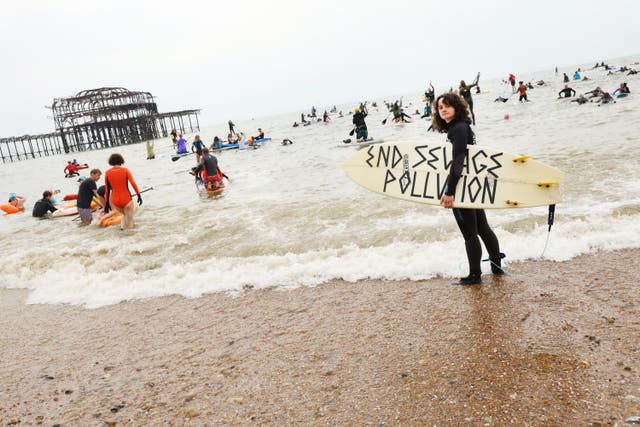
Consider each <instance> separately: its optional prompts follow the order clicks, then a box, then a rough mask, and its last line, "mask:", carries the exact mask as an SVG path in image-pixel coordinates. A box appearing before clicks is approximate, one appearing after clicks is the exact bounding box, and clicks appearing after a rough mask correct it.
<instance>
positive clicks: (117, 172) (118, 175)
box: [104, 153, 142, 229]
mask: <svg viewBox="0 0 640 427" xmlns="http://www.w3.org/2000/svg"><path fill="white" fill-rule="evenodd" d="M109 164H110V165H111V166H112V167H111V168H110V169H108V170H107V171H106V172H105V174H104V187H105V196H104V198H105V205H104V213H109V211H110V210H111V209H112V208H113V209H115V210H117V211H118V212H120V213H121V214H122V221H121V222H120V228H121V229H125V228H131V227H133V216H134V215H135V213H136V205H135V204H134V203H133V199H132V198H131V193H129V184H131V187H133V190H134V191H135V192H136V196H137V198H138V206H140V205H142V196H141V195H140V190H138V185H137V184H136V181H135V180H134V179H133V175H131V172H130V171H129V169H127V168H125V167H124V166H122V165H124V158H123V157H122V155H120V154H118V153H114V154H112V155H111V156H109Z"/></svg>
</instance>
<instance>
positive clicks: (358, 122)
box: [352, 108, 369, 141]
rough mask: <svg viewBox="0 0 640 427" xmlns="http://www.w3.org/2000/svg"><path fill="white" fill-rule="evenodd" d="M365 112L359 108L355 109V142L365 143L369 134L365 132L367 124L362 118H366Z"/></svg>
mask: <svg viewBox="0 0 640 427" xmlns="http://www.w3.org/2000/svg"><path fill="white" fill-rule="evenodd" d="M367 114H368V113H367V110H366V108H365V109H364V110H362V111H361V110H360V108H356V109H355V111H354V114H353V120H352V122H353V124H354V125H355V126H356V139H357V141H366V140H367V138H369V132H368V130H367V124H366V123H365V121H364V118H365V117H367Z"/></svg>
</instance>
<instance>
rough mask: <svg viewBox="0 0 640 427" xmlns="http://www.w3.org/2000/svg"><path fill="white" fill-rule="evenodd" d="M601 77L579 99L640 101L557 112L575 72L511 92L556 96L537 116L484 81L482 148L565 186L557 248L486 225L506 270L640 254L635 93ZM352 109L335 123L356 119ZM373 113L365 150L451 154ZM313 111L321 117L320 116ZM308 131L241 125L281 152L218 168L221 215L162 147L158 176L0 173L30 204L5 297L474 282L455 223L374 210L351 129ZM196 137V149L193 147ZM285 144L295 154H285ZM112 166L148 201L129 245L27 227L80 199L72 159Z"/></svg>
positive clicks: (17, 230) (415, 97) (36, 168)
mask: <svg viewBox="0 0 640 427" xmlns="http://www.w3.org/2000/svg"><path fill="white" fill-rule="evenodd" d="M638 60H640V57H628V58H623V59H617V60H612V61H610V62H609V63H610V64H611V65H614V66H620V65H625V64H631V63H633V62H636V61H638ZM592 65H593V64H584V65H582V68H583V70H585V69H586V70H585V73H584V74H586V75H587V76H589V77H590V78H591V79H592V80H590V81H580V82H571V86H572V87H573V88H574V89H575V90H576V91H577V92H578V94H579V93H584V92H586V91H589V90H591V89H593V88H595V87H596V86H598V85H599V86H602V87H603V88H604V89H605V90H607V91H610V92H613V90H614V89H615V88H617V87H618V85H619V84H620V83H621V82H623V81H626V82H628V84H629V87H630V88H631V91H632V94H631V96H628V97H626V98H624V99H620V100H618V101H617V103H615V104H609V105H602V106H598V105H597V104H594V103H589V104H586V105H581V106H579V105H577V104H576V103H571V102H569V101H568V100H560V99H557V93H558V91H559V90H560V89H561V88H562V87H563V86H564V84H563V83H562V82H561V78H562V72H563V71H565V72H567V74H569V75H570V76H572V75H573V71H574V69H575V68H577V67H578V66H579V65H576V66H575V67H571V68H566V69H561V70H560V73H559V75H557V76H556V75H555V73H554V72H553V71H552V70H547V71H540V72H534V73H530V74H525V75H522V76H518V79H523V80H525V81H529V80H533V81H534V82H535V81H536V80H539V79H543V80H545V81H547V82H548V83H549V84H548V86H544V87H536V88H535V89H534V90H530V91H529V99H530V100H531V102H530V103H526V104H520V103H518V102H517V95H514V96H513V97H512V98H511V99H510V100H509V101H508V102H507V103H506V104H503V103H500V102H497V103H495V102H493V101H494V99H495V98H496V97H497V96H498V95H499V94H501V93H505V91H506V89H508V92H510V88H507V87H506V86H505V85H504V84H503V83H502V82H501V81H499V80H494V81H484V80H481V82H480V83H481V87H482V89H483V90H485V91H487V92H484V93H482V94H480V95H474V107H475V108H474V110H475V113H476V119H477V126H476V127H475V128H474V129H475V132H476V135H477V140H478V144H480V145H486V146H491V147H496V148H499V149H504V150H505V151H509V152H513V153H519V154H526V155H531V156H533V157H535V158H536V159H538V160H540V161H543V162H545V163H548V164H550V165H552V166H555V167H557V168H559V169H561V170H563V171H565V172H566V173H567V178H566V183H565V186H564V191H563V194H564V197H563V202H562V203H561V204H559V205H558V206H557V208H556V219H555V225H554V226H553V228H552V231H551V234H550V235H549V236H547V224H546V221H547V210H546V208H533V209H512V210H490V211H487V213H488V218H489V222H490V224H491V225H492V226H493V228H494V230H495V232H496V234H497V235H498V238H499V240H500V244H501V249H502V251H503V252H505V253H506V254H507V258H506V260H505V266H506V269H507V270H509V263H510V262H512V261H515V260H525V259H532V260H535V259H537V258H539V257H541V255H544V257H545V258H547V259H553V260H566V259H570V258H572V257H575V256H577V255H579V254H582V253H587V252H594V251H598V250H610V249H619V248H631V247H638V246H639V245H640V239H639V236H640V162H639V160H640V135H639V130H640V109H639V107H640V98H639V97H638V95H637V93H638V91H639V90H640V78H638V76H637V75H636V76H626V74H621V73H616V74H614V75H613V76H607V75H606V72H605V71H604V70H603V69H601V68H599V69H596V70H590V68H591V66H592ZM635 67H636V68H638V66H637V65H636V66H635ZM453 74H455V73H452V75H453ZM463 77H464V76H463ZM452 82H453V80H452ZM443 90H448V87H446V88H444V87H442V88H436V92H437V93H439V92H440V91H443ZM421 95H422V88H416V91H415V93H412V94H405V95H404V103H405V111H406V112H407V113H412V112H414V111H415V110H416V109H418V110H420V112H422V108H423V103H421V101H420V97H421ZM387 99H389V100H393V99H395V97H392V96H389V97H388V98H387ZM358 101H359V100H355V102H354V103H353V105H339V106H338V108H339V109H342V110H343V111H344V112H345V113H347V112H348V111H349V110H352V109H353V107H354V106H355V105H356V103H357V102H358ZM377 101H378V105H379V107H378V109H377V110H376V109H375V108H373V109H371V110H370V115H369V117H368V118H367V123H368V126H369V134H370V135H371V136H373V137H375V138H382V139H385V140H386V141H393V140H416V141H420V140H435V141H444V139H445V136H444V135H440V134H435V133H433V132H431V133H427V132H426V129H427V127H428V125H429V123H428V122H426V121H424V120H422V121H421V120H419V119H417V117H419V116H416V119H415V122H414V123H411V124H406V125H404V126H402V127H398V126H391V125H389V124H387V125H384V126H383V125H382V124H381V121H382V120H383V119H384V118H385V117H386V116H387V112H386V109H385V108H384V106H383V104H382V99H377ZM409 104H411V105H409ZM317 107H318V110H319V112H320V113H321V112H322V111H323V108H324V106H317ZM329 107H330V106H327V108H329ZM505 114H509V115H510V119H509V120H505V119H504V115H505ZM227 119H228V118H226V117H219V118H215V117H208V116H207V115H206V112H205V114H204V115H203V117H202V119H201V122H204V123H207V122H220V124H218V125H213V126H208V127H203V129H202V131H201V132H200V135H201V136H202V137H203V139H204V140H205V141H206V142H207V143H210V142H211V141H212V140H213V137H214V135H218V136H221V137H224V136H225V135H226V132H227V127H226V124H225V123H226V120H227ZM299 119H300V111H298V112H292V113H291V114H287V115H281V116H276V117H269V118H263V119H259V120H251V121H239V122H237V128H238V129H240V130H243V131H245V132H246V133H248V134H251V133H255V132H256V129H257V128H258V127H262V128H263V129H265V130H266V132H267V136H271V137H273V141H271V142H270V143H267V145H265V146H264V147H263V148H261V149H259V150H250V151H240V152H237V151H235V152H225V153H222V154H220V155H218V159H219V162H220V165H221V168H222V169H223V171H224V172H225V173H226V174H227V175H229V177H231V180H232V182H231V186H230V188H229V189H228V191H227V192H226V193H225V195H224V196H223V197H221V198H219V199H215V200H206V201H202V200H200V199H199V197H198V195H197V193H196V191H195V185H194V182H193V178H192V177H191V175H189V174H188V173H187V171H188V170H189V169H190V167H191V166H193V165H194V164H195V157H193V156H188V157H185V158H181V159H180V160H178V161H176V162H172V161H171V156H172V155H173V152H172V147H171V143H170V141H169V139H166V140H158V141H156V143H155V144H156V155H157V157H156V159H155V160H146V149H145V145H144V144H137V145H133V146H126V147H119V148H117V149H106V150H100V151H92V152H86V153H74V154H73V155H60V156H54V157H48V158H42V159H35V160H29V161H23V162H19V163H13V164H3V165H0V198H1V199H5V198H6V197H7V196H8V193H10V192H16V193H18V194H22V195H24V196H26V197H27V199H28V200H27V204H26V206H27V211H26V212H25V213H21V214H17V215H2V216H0V247H2V256H1V257H0V272H1V273H0V277H1V279H0V287H4V288H27V289H30V290H31V292H30V294H29V297H28V302H29V303H67V304H79V305H83V306H86V307H89V308H94V307H100V306H104V305H108V304H114V303H118V302H120V301H123V300H128V299H141V298H150V297H157V296H163V295H170V294H179V295H184V296H186V297H198V296H200V295H202V294H204V293H209V292H217V291H240V290H242V289H243V288H244V287H246V286H251V287H253V288H254V289H259V288H266V287H278V288H290V287H296V286H314V285H321V284H322V283H323V282H326V281H328V280H331V279H337V278H339V279H344V280H347V281H357V280H360V279H391V280H393V279H410V280H415V281H421V280H425V279H428V278H430V277H434V276H436V275H444V276H456V275H461V274H466V272H467V271H466V270H467V262H466V256H465V252H464V241H463V239H462V237H461V235H460V233H459V231H458V229H457V226H456V224H455V221H454V219H453V217H452V214H451V211H449V210H445V209H443V208H438V207H434V206H427V205H421V204H416V203H410V202H403V201H399V200H396V199H392V198H386V197H382V196H379V195H377V194H374V193H371V192H368V191H367V190H365V189H363V188H361V187H359V186H358V185H356V184H355V183H353V182H351V181H350V180H349V179H348V178H347V177H346V176H345V174H344V173H343V172H342V169H341V162H342V160H343V159H344V158H345V157H346V156H347V155H348V154H349V153H351V152H352V151H351V150H353V148H343V147H338V146H337V144H338V143H339V141H341V140H342V139H344V138H346V137H347V134H348V132H349V130H351V128H352V125H351V119H350V115H346V116H345V118H342V119H339V118H337V116H333V122H332V123H331V124H328V125H325V124H322V123H316V124H313V125H311V126H307V127H298V128H292V127H291V125H292V123H293V122H294V121H295V120H299ZM187 136H188V137H189V139H190V140H191V139H192V136H193V135H187ZM285 137H287V138H290V139H292V140H293V141H294V144H293V145H290V146H282V145H280V143H279V141H281V140H282V139H283V138H285ZM113 152H120V153H121V154H122V155H123V156H124V158H125V160H126V164H125V166H127V167H129V169H130V170H131V171H132V173H133V175H134V177H135V179H136V181H137V183H138V185H139V187H141V188H143V187H149V186H153V188H154V189H153V190H152V191H149V192H147V193H145V194H144V195H143V198H144V204H143V206H142V209H141V210H140V211H139V212H138V215H137V216H136V224H137V227H136V228H135V229H134V230H131V231H121V230H120V229H119V228H118V227H117V226H116V227H110V228H107V229H101V228H98V227H95V226H89V227H82V228H80V227H78V226H77V223H76V222H74V221H72V220H71V219H72V218H73V217H63V218H58V219H53V220H45V221H41V220H37V219H34V218H32V217H31V215H30V211H31V208H32V206H33V203H34V202H35V201H36V200H37V199H39V198H40V194H41V193H42V191H43V190H44V189H46V188H54V189H60V190H61V193H62V194H67V193H74V192H76V190H77V185H78V183H77V182H75V179H65V178H63V172H62V170H63V168H64V166H65V164H66V161H67V160H70V159H71V158H72V157H76V158H77V159H78V161H80V162H81V163H84V162H86V163H89V164H90V166H91V167H98V168H101V169H102V170H103V171H104V170H106V169H107V168H108V166H107V158H108V156H109V155H110V154H111V153H113ZM3 203H4V202H3ZM547 238H548V244H547ZM545 244H546V249H545ZM543 250H544V254H543ZM605 268H606V255H605V256H603V259H602V263H601V264H599V265H594V266H593V269H594V272H597V270H598V269H605ZM484 269H485V271H488V270H489V266H488V265H484ZM514 273H515V274H517V271H514ZM525 279H526V278H525Z"/></svg>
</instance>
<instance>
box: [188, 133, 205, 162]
mask: <svg viewBox="0 0 640 427" xmlns="http://www.w3.org/2000/svg"><path fill="white" fill-rule="evenodd" d="M204 147H205V145H204V142H202V140H201V139H200V135H196V136H194V137H193V144H191V152H192V153H193V152H194V151H195V152H196V163H200V158H201V157H202V149H203V148H204Z"/></svg>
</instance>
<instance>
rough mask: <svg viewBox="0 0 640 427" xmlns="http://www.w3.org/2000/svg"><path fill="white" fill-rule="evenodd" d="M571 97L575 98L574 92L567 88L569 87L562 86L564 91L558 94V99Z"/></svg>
mask: <svg viewBox="0 0 640 427" xmlns="http://www.w3.org/2000/svg"><path fill="white" fill-rule="evenodd" d="M572 96H576V91H575V90H573V89H572V88H570V87H569V85H564V89H562V90H561V91H560V92H558V98H571V97H572Z"/></svg>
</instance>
